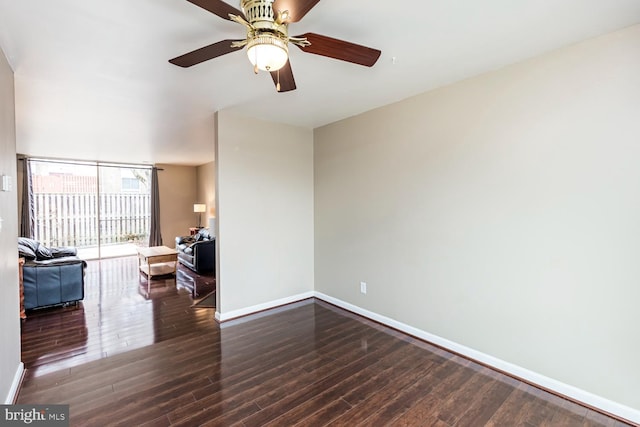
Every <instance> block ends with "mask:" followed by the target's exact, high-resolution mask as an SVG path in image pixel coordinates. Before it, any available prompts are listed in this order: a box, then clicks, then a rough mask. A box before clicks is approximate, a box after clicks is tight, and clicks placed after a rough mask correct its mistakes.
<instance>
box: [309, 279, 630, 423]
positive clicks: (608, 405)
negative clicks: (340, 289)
mask: <svg viewBox="0 0 640 427" xmlns="http://www.w3.org/2000/svg"><path fill="white" fill-rule="evenodd" d="M314 296H315V297H316V298H318V299H320V300H323V301H326V302H328V303H330V304H333V305H336V306H338V307H340V308H343V309H345V310H348V311H351V312H353V313H356V314H359V315H361V316H364V317H366V318H369V319H371V320H374V321H376V322H379V323H382V324H384V325H387V326H389V327H392V328H394V329H397V330H399V331H402V332H405V333H407V334H409V335H413V336H414V337H417V338H420V339H423V340H425V341H428V342H430V343H433V344H436V345H438V346H440V347H443V348H445V349H447V350H450V351H453V352H455V353H458V354H461V355H463V356H466V357H468V358H470V359H473V360H476V361H478V362H481V363H484V364H486V365H489V366H491V367H493V368H496V369H498V370H500V371H503V372H506V373H508V374H510V375H513V376H515V377H518V378H522V379H524V380H526V381H529V382H531V383H533V384H536V385H538V386H540V387H543V388H546V389H548V390H551V391H554V392H556V393H559V394H561V395H564V396H567V397H570V398H572V399H575V400H577V401H579V402H582V403H584V404H587V405H589V406H592V407H594V408H598V409H600V410H602V411H605V412H608V413H610V414H614V415H617V416H619V417H622V418H624V419H626V420H628V421H632V422H634V423H640V411H638V410H636V409H633V408H630V407H628V406H625V405H622V404H620V403H617V402H613V401H611V400H608V399H605V398H604V397H601V396H597V395H595V394H593V393H590V392H588V391H585V390H582V389H579V388H577V387H574V386H572V385H569V384H565V383H562V382H560V381H557V380H554V379H553V378H549V377H547V376H544V375H541V374H539V373H537V372H533V371H530V370H528V369H526V368H523V367H521V366H518V365H514V364H513V363H509V362H506V361H504V360H501V359H498V358H497V357H493V356H490V355H488V354H485V353H482V352H480V351H477V350H474V349H472V348H469V347H466V346H464V345H461V344H458V343H455V342H453V341H449V340H448V339H445V338H442V337H439V336H437V335H434V334H431V333H429V332H425V331H423V330H421V329H418V328H414V327H413V326H409V325H407V324H404V323H402V322H398V321H396V320H394V319H391V318H389V317H386V316H382V315H380V314H377V313H374V312H372V311H369V310H366V309H364V308H361V307H358V306H356V305H353V304H350V303H348V302H345V301H342V300H339V299H337V298H334V297H330V296H329V295H325V294H323V293H321V292H317V291H316V292H314Z"/></svg>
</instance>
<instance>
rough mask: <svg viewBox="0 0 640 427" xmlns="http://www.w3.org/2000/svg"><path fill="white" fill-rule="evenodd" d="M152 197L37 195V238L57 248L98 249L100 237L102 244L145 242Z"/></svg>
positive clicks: (35, 198)
mask: <svg viewBox="0 0 640 427" xmlns="http://www.w3.org/2000/svg"><path fill="white" fill-rule="evenodd" d="M150 197H151V196H150V195H149V194H139V193H131V194H122V193H115V194H107V193H103V194H95V193H77V194H71V193H37V194H34V203H35V220H34V234H35V236H34V237H35V239H37V240H39V241H40V242H41V243H42V244H43V245H45V246H53V247H55V246H76V247H88V246H97V245H98V236H99V238H100V244H101V245H107V244H113V243H123V242H143V241H145V240H147V239H148V236H149V225H150V218H151V215H150V206H151V203H150ZM98 207H99V209H98ZM98 230H100V233H99V234H98Z"/></svg>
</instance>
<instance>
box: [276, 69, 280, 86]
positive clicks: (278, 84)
mask: <svg viewBox="0 0 640 427" xmlns="http://www.w3.org/2000/svg"><path fill="white" fill-rule="evenodd" d="M276 73H278V83H277V84H276V90H277V91H278V92H280V70H279V69H278V71H276Z"/></svg>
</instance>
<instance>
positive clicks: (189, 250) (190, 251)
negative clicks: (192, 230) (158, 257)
mask: <svg viewBox="0 0 640 427" xmlns="http://www.w3.org/2000/svg"><path fill="white" fill-rule="evenodd" d="M182 252H184V253H185V254H187V255H191V254H192V253H193V248H192V247H191V246H189V247H186V248H184V250H183V251H182Z"/></svg>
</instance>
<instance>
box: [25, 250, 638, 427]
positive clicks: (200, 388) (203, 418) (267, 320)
mask: <svg viewBox="0 0 640 427" xmlns="http://www.w3.org/2000/svg"><path fill="white" fill-rule="evenodd" d="M194 284H196V289H197V290H198V293H199V295H198V296H204V294H205V293H206V292H207V291H210V290H211V289H212V287H213V286H214V282H213V278H212V277H206V276H198V275H195V274H193V273H191V272H189V271H187V270H186V269H185V270H183V269H181V270H180V271H179V274H178V278H177V286H176V282H174V280H173V279H171V280H153V281H152V282H151V283H150V284H148V283H147V281H146V279H142V280H141V279H140V277H139V276H138V272H137V261H136V259H135V258H122V259H112V260H103V261H100V262H98V261H93V262H90V263H89V267H88V270H87V282H86V298H85V301H84V302H83V303H82V304H81V306H79V307H77V308H76V307H68V308H58V309H49V310H46V311H41V312H31V313H28V318H27V320H26V321H25V322H24V323H23V331H22V340H23V361H24V362H25V365H26V368H27V371H26V375H25V380H24V382H23V386H22V389H21V391H20V394H19V397H18V403H34V404H35V403H44V404H55V403H64V404H70V411H71V425H74V426H76V425H77V426H107V425H120V426H142V425H144V426H169V425H171V426H198V425H206V426H216V425H220V426H231V425H237V426H267V425H268V426H271V425H273V426H275V425H279V426H292V425H300V426H323V425H330V426H355V425H366V426H382V425H384V426H386V425H389V426H483V425H491V426H543V425H547V426H623V425H626V424H624V423H622V422H620V421H617V420H615V419H613V418H609V417H606V416H604V415H602V414H599V413H597V412H594V411H592V410H589V409H587V408H584V407H582V406H580V405H577V404H575V403H572V402H569V401H567V400H564V399H562V398H559V397H556V396H553V395H551V394H549V393H546V392H544V391H541V390H539V389H536V388H534V387H531V386H529V385H527V384H524V383H522V382H520V381H517V380H515V379H512V378H510V377H507V376H505V375H502V374H499V373H497V372H495V371H492V370H490V369H488V368H486V367H483V366H481V365H478V364H476V363H473V362H471V361H469V360H466V359H464V358H461V357H459V356H456V355H454V354H451V353H448V352H446V351H444V350H441V349H439V348H437V347H434V346H431V345H429V344H427V343H424V342H421V341H419V340H416V339H414V338H411V337H408V336H406V335H404V334H401V333H399V332H397V331H394V330H390V329H388V328H386V327H384V326H381V325H378V324H376V323H373V322H369V321H368V320H365V319H362V318H360V317H358V316H356V315H353V314H351V313H348V312H345V311H343V310H341V309H338V308H336V307H333V306H331V305H329V304H326V303H323V302H321V301H314V300H307V301H303V302H300V303H296V304H292V305H290V306H286V307H282V308H279V309H275V310H272V311H269V312H265V313H260V314H257V315H254V316H249V317H246V318H243V319H238V320H235V321H231V322H227V323H225V324H223V325H218V324H217V323H216V322H215V321H214V310H213V309H202V308H192V307H191V305H192V303H193V301H194V299H193V298H194V297H193V295H192V291H191V289H193V285H194ZM147 285H149V286H147Z"/></svg>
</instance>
